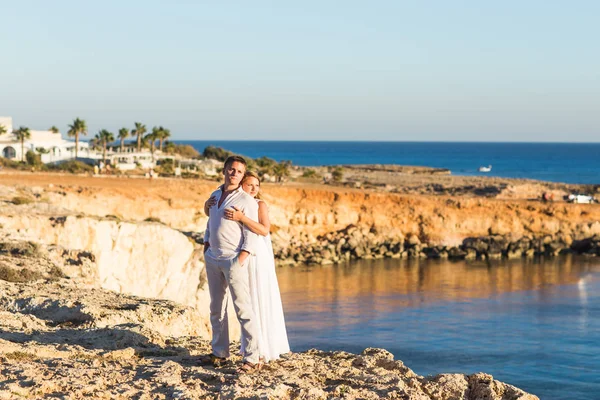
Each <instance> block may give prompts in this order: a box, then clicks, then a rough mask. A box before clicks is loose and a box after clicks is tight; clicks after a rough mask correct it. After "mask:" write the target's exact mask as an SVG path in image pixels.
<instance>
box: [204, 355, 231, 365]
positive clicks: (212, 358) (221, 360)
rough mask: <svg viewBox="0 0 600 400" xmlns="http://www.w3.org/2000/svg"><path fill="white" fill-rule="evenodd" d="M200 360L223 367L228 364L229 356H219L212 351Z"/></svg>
mask: <svg viewBox="0 0 600 400" xmlns="http://www.w3.org/2000/svg"><path fill="white" fill-rule="evenodd" d="M200 361H201V362H202V364H210V365H212V366H213V367H222V366H223V365H225V364H227V358H225V357H218V356H216V355H214V354H212V353H211V354H208V355H205V356H202V357H201V358H200Z"/></svg>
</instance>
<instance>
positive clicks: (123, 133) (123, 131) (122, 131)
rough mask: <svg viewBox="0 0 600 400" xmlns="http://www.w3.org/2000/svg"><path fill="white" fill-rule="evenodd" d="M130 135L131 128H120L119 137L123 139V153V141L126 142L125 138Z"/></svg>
mask: <svg viewBox="0 0 600 400" xmlns="http://www.w3.org/2000/svg"><path fill="white" fill-rule="evenodd" d="M128 137H129V129H127V128H121V129H119V139H121V153H122V152H123V143H125V139H127V138H128Z"/></svg>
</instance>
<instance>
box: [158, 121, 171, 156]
mask: <svg viewBox="0 0 600 400" xmlns="http://www.w3.org/2000/svg"><path fill="white" fill-rule="evenodd" d="M170 137H171V131H170V130H168V129H165V128H163V127H162V126H161V127H160V136H159V137H158V143H159V148H158V149H159V150H160V152H161V153H162V149H163V142H164V141H165V140H166V139H168V138H170Z"/></svg>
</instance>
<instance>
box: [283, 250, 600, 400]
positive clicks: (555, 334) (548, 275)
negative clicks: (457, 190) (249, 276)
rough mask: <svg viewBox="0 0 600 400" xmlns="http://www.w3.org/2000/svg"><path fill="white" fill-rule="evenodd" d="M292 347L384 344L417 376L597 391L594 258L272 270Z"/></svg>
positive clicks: (574, 398)
mask: <svg viewBox="0 0 600 400" xmlns="http://www.w3.org/2000/svg"><path fill="white" fill-rule="evenodd" d="M277 276H278V280H279V287H280V290H281V295H282V301H283V307H284V312H285V317H286V326H287V331H288V336H289V341H290V346H291V348H292V351H304V350H307V349H311V348H317V349H320V350H325V351H334V350H344V351H349V352H352V353H355V354H360V353H361V352H362V351H363V350H364V349H365V348H367V347H378V348H384V349H386V350H388V351H390V352H391V353H392V354H393V355H394V356H395V359H396V360H402V361H403V362H404V363H405V364H406V366H408V367H409V368H411V369H412V370H413V371H415V372H416V373H417V374H420V375H437V374H441V373H464V374H474V373H477V372H485V373H488V374H491V375H493V376H494V378H495V379H497V380H499V381H502V382H506V383H509V384H512V385H514V386H517V387H519V388H521V389H523V390H525V391H527V392H529V393H533V394H535V395H537V396H538V397H539V398H540V399H543V400H592V399H600V260H598V259H597V258H585V257H581V256H578V257H575V256H573V257H569V256H565V257H563V256H560V257H555V258H551V259H534V260H532V259H529V260H510V261H508V260H505V261H496V262H490V263H488V262H473V261H472V262H465V261H457V262H452V261H448V260H420V261H419V260H395V259H388V260H359V261H354V262H349V263H346V264H338V265H328V266H320V265H319V266H316V265H315V266H296V267H287V266H286V267H281V268H278V269H277Z"/></svg>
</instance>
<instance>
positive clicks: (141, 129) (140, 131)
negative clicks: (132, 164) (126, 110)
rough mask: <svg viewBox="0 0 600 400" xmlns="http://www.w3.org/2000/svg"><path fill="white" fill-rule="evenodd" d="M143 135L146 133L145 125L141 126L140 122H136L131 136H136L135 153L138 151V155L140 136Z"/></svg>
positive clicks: (140, 147)
mask: <svg viewBox="0 0 600 400" xmlns="http://www.w3.org/2000/svg"><path fill="white" fill-rule="evenodd" d="M144 133H146V125H144V124H142V123H141V122H136V123H135V129H134V130H133V132H131V134H132V136H137V151H138V153H139V152H140V151H141V149H142V136H144Z"/></svg>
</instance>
